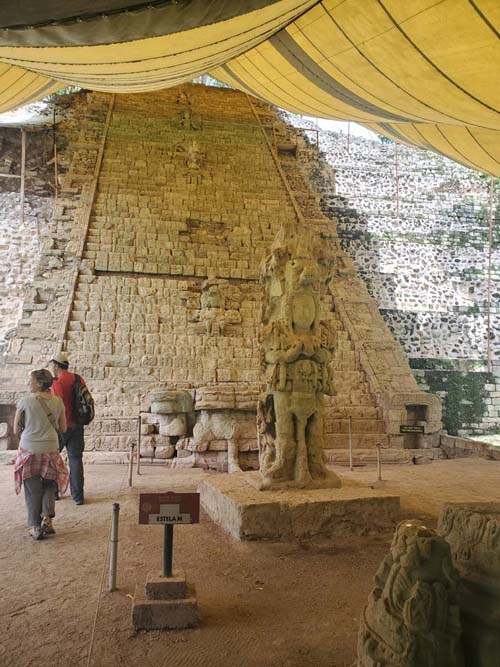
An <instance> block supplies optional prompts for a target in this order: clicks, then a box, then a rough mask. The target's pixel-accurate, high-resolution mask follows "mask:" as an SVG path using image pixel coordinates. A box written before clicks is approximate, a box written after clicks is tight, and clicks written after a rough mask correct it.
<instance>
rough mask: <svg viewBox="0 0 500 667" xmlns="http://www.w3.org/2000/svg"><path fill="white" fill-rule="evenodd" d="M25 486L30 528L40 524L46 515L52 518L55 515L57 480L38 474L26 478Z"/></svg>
mask: <svg viewBox="0 0 500 667" xmlns="http://www.w3.org/2000/svg"><path fill="white" fill-rule="evenodd" d="M23 486H24V498H25V500H26V509H27V510H28V526H29V527H30V528H32V527H33V526H39V525H40V524H41V522H42V517H44V516H50V517H51V518H52V517H54V516H55V511H54V505H55V503H54V499H55V490H56V488H57V482H54V481H53V480H52V479H43V478H42V477H40V476H39V475H37V476H36V477H29V478H28V479H25V480H24V482H23Z"/></svg>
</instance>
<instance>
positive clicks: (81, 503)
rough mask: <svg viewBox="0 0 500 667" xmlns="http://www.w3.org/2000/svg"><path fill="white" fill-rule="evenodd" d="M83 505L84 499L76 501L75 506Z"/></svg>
mask: <svg viewBox="0 0 500 667" xmlns="http://www.w3.org/2000/svg"><path fill="white" fill-rule="evenodd" d="M83 504H84V500H83V498H82V499H81V500H75V505H83Z"/></svg>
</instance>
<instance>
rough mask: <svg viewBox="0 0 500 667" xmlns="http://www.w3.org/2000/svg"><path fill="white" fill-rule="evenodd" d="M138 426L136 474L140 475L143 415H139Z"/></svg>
mask: <svg viewBox="0 0 500 667" xmlns="http://www.w3.org/2000/svg"><path fill="white" fill-rule="evenodd" d="M138 422H139V423H138V426H137V468H136V473H137V474H138V475H140V474H141V429H142V416H141V413H139V419H138Z"/></svg>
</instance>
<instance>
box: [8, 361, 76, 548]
mask: <svg viewBox="0 0 500 667" xmlns="http://www.w3.org/2000/svg"><path fill="white" fill-rule="evenodd" d="M53 380H54V379H53V377H52V375H51V374H50V372H49V371H48V370H46V369H45V368H42V369H41V370H38V371H32V372H31V373H30V379H29V386H30V390H31V394H30V395H29V396H26V397H25V398H21V399H20V400H19V401H18V403H17V410H16V416H15V418H14V432H15V433H16V435H20V436H21V441H20V443H19V449H18V451H17V456H16V460H15V464H14V477H15V482H16V493H20V491H21V486H23V485H24V496H25V499H26V508H27V510H28V526H29V528H30V535H31V537H33V539H35V540H39V539H41V538H42V537H43V536H44V534H45V533H48V534H51V533H55V530H54V528H53V527H52V518H53V517H54V516H55V490H56V488H57V487H59V493H60V494H61V495H62V494H63V493H64V492H65V491H66V488H67V486H68V471H67V469H66V466H65V465H64V462H63V460H62V458H61V456H60V454H59V443H58V437H57V432H58V431H60V432H61V433H64V432H65V431H66V416H65V411H64V405H63V402H62V401H61V399H60V398H58V397H57V396H53V395H52V394H51V392H50V387H51V385H52V382H53Z"/></svg>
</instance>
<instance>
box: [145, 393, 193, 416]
mask: <svg viewBox="0 0 500 667" xmlns="http://www.w3.org/2000/svg"><path fill="white" fill-rule="evenodd" d="M192 409H193V397H192V396H191V394H190V393H189V392H188V391H186V390H180V391H176V390H158V391H153V392H151V412H153V413H157V414H160V415H169V414H176V413H179V412H191V411H192Z"/></svg>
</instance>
